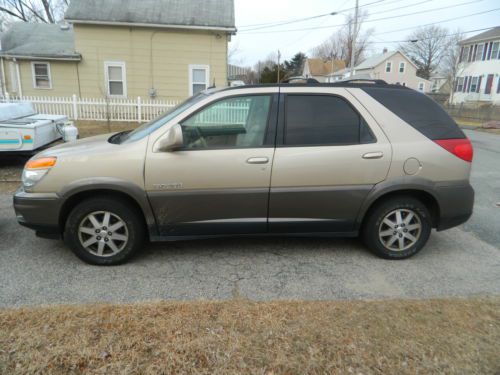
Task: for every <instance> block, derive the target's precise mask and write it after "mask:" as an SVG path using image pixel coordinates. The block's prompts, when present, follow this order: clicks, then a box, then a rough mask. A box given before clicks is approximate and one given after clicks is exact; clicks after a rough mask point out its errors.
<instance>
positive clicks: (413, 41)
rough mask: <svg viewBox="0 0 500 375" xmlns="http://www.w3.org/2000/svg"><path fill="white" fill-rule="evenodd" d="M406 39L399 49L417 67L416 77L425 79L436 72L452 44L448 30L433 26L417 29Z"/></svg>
mask: <svg viewBox="0 0 500 375" xmlns="http://www.w3.org/2000/svg"><path fill="white" fill-rule="evenodd" d="M407 39H408V42H406V43H403V44H401V45H400V47H399V48H400V50H401V51H402V52H403V53H405V54H406V55H407V56H408V57H409V58H410V59H411V60H412V61H413V62H414V63H415V65H417V75H418V76H420V77H422V78H425V79H429V78H430V76H431V75H432V73H434V72H436V71H437V70H438V68H439V66H440V64H441V62H442V61H443V59H444V58H445V56H446V54H447V53H448V49H449V48H450V47H451V43H453V41H452V40H451V39H450V38H449V36H448V29H446V28H444V27H441V26H435V25H432V26H426V27H422V28H420V29H417V30H416V31H414V32H413V33H411V34H410V35H409V36H408V38H407Z"/></svg>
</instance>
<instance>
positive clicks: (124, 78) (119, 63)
mask: <svg viewBox="0 0 500 375" xmlns="http://www.w3.org/2000/svg"><path fill="white" fill-rule="evenodd" d="M113 66H118V67H120V68H121V69H122V83H123V95H111V93H110V90H109V72H108V70H109V69H108V68H109V67H113ZM104 80H105V82H104V83H105V84H106V95H107V96H108V97H109V98H127V65H126V64H125V62H124V61H105V62H104Z"/></svg>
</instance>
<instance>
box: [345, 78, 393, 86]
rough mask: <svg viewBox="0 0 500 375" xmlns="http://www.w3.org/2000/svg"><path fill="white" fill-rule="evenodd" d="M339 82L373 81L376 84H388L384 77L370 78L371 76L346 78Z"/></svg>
mask: <svg viewBox="0 0 500 375" xmlns="http://www.w3.org/2000/svg"><path fill="white" fill-rule="evenodd" d="M337 82H339V83H357V82H360V83H373V84H374V85H387V84H388V83H387V82H386V81H384V80H383V79H369V78H346V79H343V80H340V81H337Z"/></svg>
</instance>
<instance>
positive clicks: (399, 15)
mask: <svg viewBox="0 0 500 375" xmlns="http://www.w3.org/2000/svg"><path fill="white" fill-rule="evenodd" d="M481 1H484V0H474V1H468V2H465V3H460V4H454V5H450V6H446V7H440V8H433V9H427V10H422V11H420V12H412V13H406V14H398V15H395V16H389V17H382V18H375V19H371V20H370V19H368V20H366V21H364V22H365V23H367V22H376V21H383V20H387V19H393V18H400V17H406V16H412V15H415V14H422V13H429V12H434V11H436V10H443V9H449V8H455V7H458V6H462V5H469V4H473V3H478V2H481ZM498 9H500V8H495V9H491V10H489V11H486V12H481V13H476V14H483V13H488V12H493V11H496V10H498ZM471 15H472V14H471ZM471 15H467V16H466V17H468V16H471ZM347 25H348V23H344V24H337V25H329V26H322V27H306V28H300V29H288V30H273V31H257V32H248V31H250V30H243V31H240V34H270V33H285V32H295V31H306V30H317V29H326V28H332V27H341V26H347Z"/></svg>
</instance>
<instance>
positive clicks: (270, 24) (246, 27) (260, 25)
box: [238, 0, 432, 32]
mask: <svg viewBox="0 0 500 375" xmlns="http://www.w3.org/2000/svg"><path fill="white" fill-rule="evenodd" d="M384 1H386V0H377V1H373V2H371V3H366V4H364V5H360V6H359V7H360V8H361V7H366V6H370V5H372V4H378V3H381V2H384ZM401 1H404V0H393V1H389V2H387V3H386V4H392V3H396V2H401ZM427 1H432V0H427ZM346 2H347V1H346ZM346 2H344V4H345V3H346ZM344 4H342V5H344ZM386 4H383V5H386ZM353 9H355V8H354V7H352V8H346V9H340V10H337V11H334V12H330V13H323V14H318V15H316V16H310V17H304V18H296V19H292V20H282V21H274V22H267V23H256V24H252V25H242V26H238V29H239V30H241V29H243V30H241V31H242V32H247V31H254V30H260V29H268V28H271V27H278V26H283V25H289V24H291V23H299V22H304V21H310V20H313V19H316V18H322V17H328V16H332V15H335V14H337V13H345V12H347V11H349V10H353Z"/></svg>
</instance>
